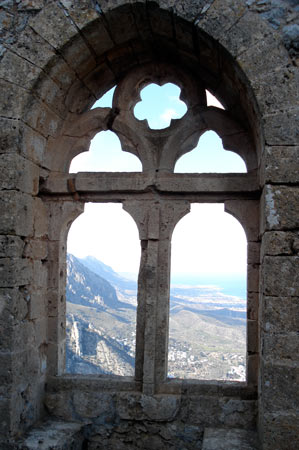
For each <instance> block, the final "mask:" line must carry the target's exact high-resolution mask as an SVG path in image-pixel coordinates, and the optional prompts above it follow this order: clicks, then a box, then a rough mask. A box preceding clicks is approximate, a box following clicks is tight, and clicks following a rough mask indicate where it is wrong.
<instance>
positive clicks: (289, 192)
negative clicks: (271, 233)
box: [261, 186, 299, 250]
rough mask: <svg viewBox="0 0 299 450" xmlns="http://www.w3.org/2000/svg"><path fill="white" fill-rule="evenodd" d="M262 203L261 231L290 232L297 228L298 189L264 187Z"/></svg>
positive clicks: (298, 222)
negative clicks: (263, 206) (263, 207)
mask: <svg viewBox="0 0 299 450" xmlns="http://www.w3.org/2000/svg"><path fill="white" fill-rule="evenodd" d="M263 203H264V205H265V209H264V211H265V212H264V217H263V218H262V225H261V227H262V230H264V231H267V230H291V229H292V228H298V227H299V217H298V213H297V212H298V210H299V188H298V187H286V186H266V187H265V189H264V193H263ZM265 250H266V249H265Z"/></svg>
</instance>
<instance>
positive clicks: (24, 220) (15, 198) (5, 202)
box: [0, 191, 33, 236]
mask: <svg viewBox="0 0 299 450" xmlns="http://www.w3.org/2000/svg"><path fill="white" fill-rule="evenodd" d="M0 210H1V216H0V234H17V235H19V236H29V235H31V233H32V230H33V200H32V197H30V196H29V195H27V194H21V193H20V192H17V191H5V192H3V193H2V195H1V199H0Z"/></svg>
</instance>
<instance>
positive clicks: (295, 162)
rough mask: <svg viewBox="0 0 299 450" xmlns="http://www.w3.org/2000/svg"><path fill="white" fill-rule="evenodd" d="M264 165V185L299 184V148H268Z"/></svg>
mask: <svg viewBox="0 0 299 450" xmlns="http://www.w3.org/2000/svg"><path fill="white" fill-rule="evenodd" d="M262 165H263V167H262V181H263V182H264V183H267V182H269V183H298V182H299V146H298V145H295V146H290V147H287V146H285V147H283V146H279V147H275V146H273V147H266V149H265V153H264V159H263V163H262Z"/></svg>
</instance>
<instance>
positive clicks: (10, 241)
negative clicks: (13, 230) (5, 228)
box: [0, 235, 25, 258]
mask: <svg viewBox="0 0 299 450" xmlns="http://www.w3.org/2000/svg"><path fill="white" fill-rule="evenodd" d="M24 246H25V243H24V241H23V240H22V239H21V238H20V237H18V236H7V235H6V236H0V258H5V257H6V258H14V257H19V258H20V257H21V256H22V253H23V249H24Z"/></svg>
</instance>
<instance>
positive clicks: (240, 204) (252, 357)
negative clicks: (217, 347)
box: [225, 200, 260, 386]
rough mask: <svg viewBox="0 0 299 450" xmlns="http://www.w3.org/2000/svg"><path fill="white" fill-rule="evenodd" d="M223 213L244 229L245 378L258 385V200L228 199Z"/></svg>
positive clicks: (248, 381) (253, 384) (250, 383)
mask: <svg viewBox="0 0 299 450" xmlns="http://www.w3.org/2000/svg"><path fill="white" fill-rule="evenodd" d="M225 211H226V212H228V213H230V214H232V215H233V216H234V217H235V218H236V219H237V220H238V221H239V222H240V223H241V225H242V226H243V228H244V231H245V233H246V237H247V364H246V379H247V383H248V384H249V385H251V386H257V379H258V358H259V354H258V353H259V350H258V349H259V326H258V315H259V269H260V241H259V201H258V200H228V201H226V202H225Z"/></svg>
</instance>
